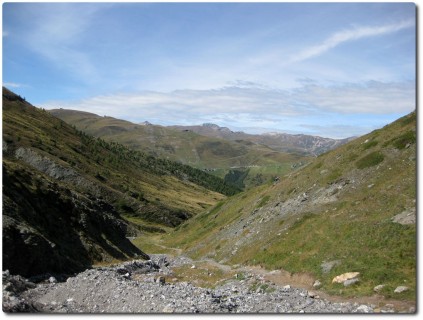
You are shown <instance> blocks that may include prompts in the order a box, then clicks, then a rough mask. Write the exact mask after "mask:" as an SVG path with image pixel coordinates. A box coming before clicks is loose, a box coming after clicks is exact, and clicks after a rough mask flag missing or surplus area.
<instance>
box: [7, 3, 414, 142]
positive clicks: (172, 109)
mask: <svg viewBox="0 0 423 320" xmlns="http://www.w3.org/2000/svg"><path fill="white" fill-rule="evenodd" d="M2 14H3V15H2V17H3V21H2V33H3V51H2V53H3V65H2V66H3V73H2V77H3V79H2V80H3V85H4V86H6V87H8V88H9V89H11V90H13V91H15V92H16V93H18V94H20V95H22V96H24V97H25V98H26V99H27V100H28V101H30V102H31V103H33V104H34V105H36V106H39V107H44V108H46V109H52V108H59V107H62V108H69V109H78V110H84V111H88V112H93V113H96V114H100V115H108V116H113V117H116V118H121V119H126V120H129V121H133V122H142V121H146V120H147V121H150V122H152V123H155V124H162V125H172V124H181V125H190V124H201V123H204V122H213V123H216V124H219V125H221V126H227V127H229V128H231V129H232V130H243V131H246V132H252V133H258V132H269V131H281V132H288V133H305V134H313V135H320V136H325V137H333V138H344V137H348V136H353V135H361V134H365V133H367V132H370V131H371V130H373V129H376V128H380V127H382V126H384V125H385V124H387V123H389V122H391V121H393V120H395V119H397V118H398V117H400V116H402V115H405V114H407V113H409V112H411V111H412V110H414V109H415V106H416V92H415V91H416V88H415V86H416V26H415V23H416V21H415V20H416V16H415V15H416V8H415V5H414V4H413V3H377V2H376V3H5V4H3V13H2Z"/></svg>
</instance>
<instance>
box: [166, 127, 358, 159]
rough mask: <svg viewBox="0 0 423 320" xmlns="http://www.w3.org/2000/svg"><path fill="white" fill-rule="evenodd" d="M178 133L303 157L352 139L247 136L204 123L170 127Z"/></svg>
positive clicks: (303, 136)
mask: <svg viewBox="0 0 423 320" xmlns="http://www.w3.org/2000/svg"><path fill="white" fill-rule="evenodd" d="M170 128H173V129H176V130H180V131H192V132H195V133H198V134H201V135H204V136H207V137H213V138H222V139H225V140H228V141H245V142H250V143H254V144H259V145H265V146H267V147H269V148H271V149H273V150H275V151H278V152H288V153H296V154H303V155H309V156H310V155H312V156H317V155H319V154H322V153H325V152H327V151H329V150H332V149H335V148H337V147H339V146H340V145H343V144H345V143H347V142H349V141H351V140H353V138H347V139H331V138H322V137H318V136H311V135H305V134H287V133H277V132H272V133H264V134H248V133H244V132H242V131H236V132H234V131H231V130H230V129H229V128H226V127H219V126H218V125H216V124H212V123H204V124H203V125H201V126H172V127H170Z"/></svg>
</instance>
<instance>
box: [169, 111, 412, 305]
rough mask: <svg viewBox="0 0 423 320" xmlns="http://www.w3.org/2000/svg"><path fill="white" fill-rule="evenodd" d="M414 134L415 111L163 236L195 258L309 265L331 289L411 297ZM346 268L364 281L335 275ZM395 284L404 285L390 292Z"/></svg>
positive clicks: (301, 268) (297, 267)
mask: <svg viewBox="0 0 423 320" xmlns="http://www.w3.org/2000/svg"><path fill="white" fill-rule="evenodd" d="M416 139H417V136H416V114H415V112H413V113H411V114H409V115H407V116H405V117H403V118H401V119H399V120H397V121H396V122H394V123H392V124H390V125H387V126H386V127H384V128H382V129H380V130H375V131H373V132H371V133H369V134H367V135H365V136H362V137H360V138H358V139H356V140H354V141H352V142H350V143H348V144H346V145H343V146H341V147H339V148H337V149H335V150H333V151H330V152H328V153H325V154H322V155H320V156H319V157H317V158H315V159H314V160H313V161H312V162H311V163H309V164H308V165H307V166H306V167H304V168H301V169H299V170H297V171H295V172H292V173H289V174H287V175H285V176H283V177H281V178H280V180H279V181H275V182H273V183H268V184H267V185H263V186H260V187H257V188H254V189H251V190H249V191H246V192H243V193H240V194H237V195H235V196H233V197H231V198H229V199H227V200H224V201H221V202H219V203H218V204H217V205H216V206H215V207H214V208H213V209H211V210H208V211H206V212H204V213H202V214H200V215H198V216H196V217H195V218H193V219H191V220H190V221H187V222H186V223H184V224H183V225H181V226H179V227H177V230H176V231H175V232H173V233H171V234H170V235H168V236H167V237H165V242H166V243H168V244H169V245H170V244H172V246H176V247H179V248H181V249H183V250H184V251H186V252H188V253H189V254H190V255H191V256H193V257H195V258H200V257H209V258H213V259H216V260H217V261H222V262H228V263H233V264H237V263H243V264H251V265H261V266H263V267H265V268H268V269H278V268H282V269H285V270H287V271H289V272H293V273H302V272H304V273H308V274H311V275H312V276H313V277H314V278H315V279H319V280H320V281H321V282H322V285H323V287H322V289H323V290H326V291H327V292H330V293H334V294H344V295H348V296H355V295H371V294H373V293H374V292H373V288H374V287H375V286H376V285H379V284H384V285H385V287H384V288H383V290H382V291H381V294H382V295H385V296H387V297H397V298H404V299H415V295H416V261H417V260H416V224H415V219H416V214H417V213H416ZM325 263H329V265H330V264H332V265H333V267H332V269H330V271H327V270H326V269H325V268H324V267H323V266H324V265H325ZM326 265H327V264H326ZM345 272H360V278H359V279H360V281H359V282H358V283H356V284H354V285H352V286H348V287H344V286H343V285H342V284H333V283H332V279H333V278H334V277H335V276H336V275H339V274H342V273H345ZM400 285H405V286H408V287H409V290H408V291H406V292H403V293H400V294H399V293H394V289H395V288H396V287H397V286H400Z"/></svg>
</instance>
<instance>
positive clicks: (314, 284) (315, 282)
mask: <svg viewBox="0 0 423 320" xmlns="http://www.w3.org/2000/svg"><path fill="white" fill-rule="evenodd" d="M321 286H322V283H321V282H320V280H316V281H314V283H313V288H316V289H317V288H320V287H321Z"/></svg>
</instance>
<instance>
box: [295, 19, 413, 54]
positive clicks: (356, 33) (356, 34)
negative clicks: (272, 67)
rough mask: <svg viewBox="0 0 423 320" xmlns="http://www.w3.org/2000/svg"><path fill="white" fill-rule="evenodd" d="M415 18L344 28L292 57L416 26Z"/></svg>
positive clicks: (321, 51)
mask: <svg viewBox="0 0 423 320" xmlns="http://www.w3.org/2000/svg"><path fill="white" fill-rule="evenodd" d="M414 25H415V21H414V20H406V21H402V22H399V23H395V24H389V25H383V26H375V27H368V26H364V27H356V28H353V29H350V30H343V31H339V32H336V33H334V34H333V35H331V36H330V37H329V38H327V39H326V40H324V41H323V42H322V43H321V44H317V45H314V46H311V47H309V48H306V49H304V50H302V51H300V52H298V53H296V54H295V55H294V56H293V57H292V58H291V60H290V61H291V62H299V61H303V60H306V59H309V58H312V57H314V56H317V55H320V54H322V53H324V52H326V51H328V50H330V49H332V48H334V47H336V46H338V45H340V44H342V43H344V42H347V41H352V40H358V39H361V38H367V37H374V36H381V35H384V34H389V33H393V32H396V31H399V30H402V29H405V28H411V27H414Z"/></svg>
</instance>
